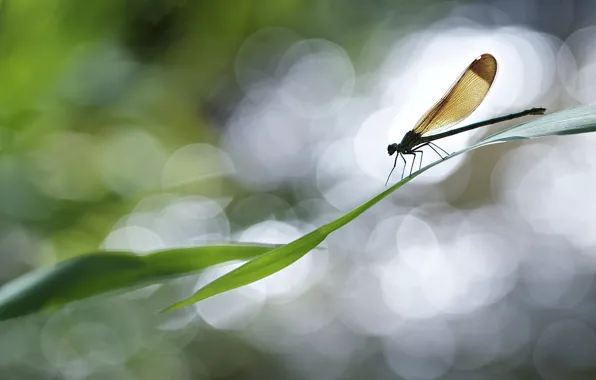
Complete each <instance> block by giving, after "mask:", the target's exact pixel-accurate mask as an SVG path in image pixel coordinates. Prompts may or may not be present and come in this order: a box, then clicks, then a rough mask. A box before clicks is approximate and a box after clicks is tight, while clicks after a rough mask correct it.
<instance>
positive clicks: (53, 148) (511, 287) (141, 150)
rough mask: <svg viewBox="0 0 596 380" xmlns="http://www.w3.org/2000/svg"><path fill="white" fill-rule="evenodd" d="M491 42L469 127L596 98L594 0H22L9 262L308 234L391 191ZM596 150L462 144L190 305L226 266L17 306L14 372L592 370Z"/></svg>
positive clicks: (0, 78)
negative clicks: (408, 143)
mask: <svg viewBox="0 0 596 380" xmlns="http://www.w3.org/2000/svg"><path fill="white" fill-rule="evenodd" d="M487 52H489V53H492V54H493V55H495V57H496V58H497V59H498V62H499V65H500V66H499V73H498V76H497V79H496V82H495V84H494V86H493V89H492V90H491V92H490V93H489V95H488V96H487V98H486V100H485V101H484V103H483V104H482V105H481V106H480V108H479V109H478V110H477V112H475V113H474V114H473V115H472V116H471V117H470V118H469V119H468V121H469V122H473V121H478V120H481V119H484V118H489V117H495V116H500V115H502V114H506V113H510V112H517V111H520V110H522V109H525V108H529V107H536V106H543V107H546V108H548V110H549V112H550V111H556V110H560V109H564V108H569V107H572V106H576V105H580V104H592V103H595V102H596V2H594V1H591V0H585V1H583V0H575V1H573V0H544V1H538V0H534V1H521V0H492V1H450V2H443V1H438V0H418V1H415V2H413V1H407V0H375V1H366V0H347V1H339V0H326V1H314V0H313V1H297V0H275V1H273V0H271V1H258V0H252V1H251V0H222V1H190V0H187V1H185V0H127V1H121V0H102V1H79V0H46V1H35V0H3V1H1V2H0V283H4V282H7V281H9V280H10V279H13V278H16V277H18V276H19V275H21V274H23V273H25V272H27V271H30V270H33V269H34V268H38V267H43V266H49V265H52V264H53V263H56V262H58V261H61V260H65V259H67V258H70V257H74V256H77V255H80V254H84V253H87V252H91V251H95V250H97V249H98V248H101V249H127V250H134V251H136V252H139V254H143V253H145V252H148V251H152V250H157V249H164V248H172V247H186V246H193V245H199V244H206V243H210V242H229V241H236V242H237V241H247V242H262V243H285V242H289V241H291V240H292V239H294V238H297V237H299V236H301V235H302V234H304V233H306V232H308V231H310V230H312V229H313V228H315V227H318V226H320V225H321V224H323V223H325V222H328V221H331V220H333V219H334V218H336V217H338V216H341V215H342V214H343V213H345V212H347V211H349V210H351V209H352V208H354V207H356V206H358V205H359V204H360V203H361V202H362V201H364V200H367V199H369V198H370V197H372V196H374V195H376V194H377V193H378V192H379V191H381V190H382V189H384V181H385V178H386V175H387V174H388V172H389V169H390V168H391V165H392V163H393V162H392V158H390V157H388V156H387V153H386V146H387V144H388V143H390V142H395V141H397V140H399V139H400V138H401V136H402V135H403V134H404V133H405V132H406V131H407V130H409V129H411V128H412V126H413V125H414V123H415V122H416V120H417V119H418V118H419V117H420V116H421V115H422V114H423V113H424V111H425V110H426V109H427V108H428V107H430V106H431V105H432V104H434V102H435V101H436V100H437V99H438V98H439V97H440V96H441V95H442V94H443V92H444V91H445V90H446V89H447V88H448V87H449V86H450V85H451V83H452V82H453V81H454V80H455V79H456V77H457V76H458V75H459V74H460V73H461V72H462V70H463V69H464V68H465V67H466V66H467V65H468V64H469V63H470V62H471V61H472V60H473V59H474V58H475V57H477V56H478V55H480V54H482V53H487ZM509 125H513V123H510V124H509ZM505 126H507V124H505V125H500V126H495V127H491V128H486V129H482V130H478V131H474V132H470V133H467V134H465V135H461V136H454V137H451V138H449V139H446V140H445V141H444V142H442V143H441V146H442V147H443V148H444V149H446V150H448V151H455V150H459V149H461V148H463V147H465V146H466V145H468V144H470V143H472V142H473V141H477V140H478V139H479V138H481V137H483V136H486V135H488V134H490V133H492V132H494V131H496V130H498V129H500V128H504V127H505ZM595 146H596V135H590V134H588V135H579V136H574V137H557V138H546V139H542V140H534V141H527V142H514V143H508V144H502V145H495V146H489V147H486V148H483V149H480V150H478V151H475V152H472V153H470V154H466V155H463V156H460V157H457V158H455V159H452V160H450V161H449V162H447V163H445V164H442V165H439V166H438V167H436V168H434V169H432V170H431V171H429V172H426V173H424V175H422V176H420V177H418V178H416V179H415V180H414V181H413V182H411V183H409V184H408V185H407V186H405V187H404V188H402V189H400V190H399V191H397V192H396V193H395V194H394V195H393V196H391V197H390V199H387V200H385V201H383V202H382V203H381V204H379V205H377V206H375V207H374V208H373V209H371V210H369V211H368V212H366V213H365V214H363V215H362V216H361V217H359V218H358V219H357V220H355V221H354V222H353V223H350V224H349V225H347V226H346V227H344V228H343V229H341V230H339V231H337V232H335V233H333V234H332V235H331V236H330V237H329V239H328V240H327V241H326V242H325V244H324V246H323V248H324V249H322V250H317V251H313V252H311V253H310V254H309V255H307V256H305V257H304V258H302V259H301V260H300V261H298V262H297V263H295V264H294V265H292V266H291V267H289V268H287V269H285V270H283V271H282V272H280V273H277V274H276V275H274V276H271V277H270V278H267V279H265V280H262V281H259V282H258V283H255V284H253V285H250V286H246V287H243V288H241V289H237V290H235V291H232V292H229V293H226V294H223V295H220V296H217V297H214V298H212V299H209V300H207V301H204V302H201V303H199V304H197V305H195V306H191V307H187V308H184V309H181V310H177V311H175V312H172V313H168V314H156V313H155V311H156V310H158V309H159V308H161V307H164V306H166V305H169V304H171V303H172V302H174V301H177V300H179V299H180V298H183V297H185V296H187V295H189V294H190V293H191V292H192V291H193V290H194V289H197V288H198V287H200V286H201V285H203V284H205V283H207V282H208V281H210V280H212V279H214V278H216V277H217V276H219V275H221V274H222V273H225V272H226V271H228V270H230V269H231V268H232V267H233V266H230V265H226V266H222V267H218V268H215V269H213V270H210V271H208V272H206V273H203V274H201V275H197V276H191V277H187V278H183V279H180V280H176V281H171V282H168V283H167V284H163V285H155V286H150V287H147V288H144V289H140V290H137V291H134V292H130V293H126V294H123V295H119V296H114V297H100V298H95V299H92V300H88V301H82V302H77V303H74V304H71V305H69V306H68V307H66V308H64V309H63V310H60V311H58V312H55V313H44V314H40V315H33V316H29V317H26V318H20V319H16V320H11V321H7V322H2V323H0V379H69V380H70V379H93V380H95V379H115V380H129V379H269V378H271V379H330V380H334V379H363V378H368V379H407V380H430V379H466V380H468V379H470V380H471V379H474V380H475V379H479V380H480V379H481V380H485V379H486V380H488V379H546V380H557V379H565V380H572V379H593V378H594V376H596V301H595V300H596V298H595V296H596V284H595V282H594V280H595V273H596V232H595V231H596V218H594V215H595V214H596V201H595V200H594V198H595V195H596V154H595V153H594V152H595V149H594V147H595ZM434 159H436V157H434V156H433V153H432V151H430V150H429V151H428V153H427V154H425V160H428V161H427V162H430V160H434ZM400 169H401V168H400V167H398V169H397V170H396V172H400V171H401V170H400ZM397 176H399V173H398V174H397ZM397 179H398V178H396V177H394V178H393V180H397Z"/></svg>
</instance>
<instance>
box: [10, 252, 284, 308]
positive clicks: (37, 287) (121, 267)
mask: <svg viewBox="0 0 596 380" xmlns="http://www.w3.org/2000/svg"><path fill="white" fill-rule="evenodd" d="M276 247H278V245H253V244H242V245H234V244H232V245H217V246H204V247H195V248H180V249H170V250H164V251H158V252H154V253H151V254H148V255H144V256H138V255H135V254H133V253H132V252H102V253H93V254H88V255H83V256H79V257H76V258H73V259H70V260H66V261H63V262H61V263H58V264H56V265H55V266H53V267H50V268H45V269H40V270H37V271H34V272H31V273H28V274H25V275H23V276H21V277H19V278H17V279H15V280H13V281H11V282H9V283H7V284H5V285H4V286H2V287H1V288H0V320H4V319H9V318H14V317H19V316H22V315H26V314H29V313H34V312H37V311H41V310H49V309H55V308H58V307H61V306H63V305H64V304H66V303H68V302H72V301H75V300H80V299H83V298H88V297H91V296H95V295H99V294H102V293H107V292H111V291H116V290H124V289H130V288H133V287H139V286H142V285H148V284H153V283H157V282H162V281H164V280H166V279H168V278H173V277H180V276H186V275H189V274H192V273H196V272H198V271H201V270H203V269H205V268H207V267H210V266H212V265H216V264H221V263H224V262H229V261H234V260H248V259H251V258H254V257H256V256H259V255H262V254H264V253H266V252H268V251H270V250H272V249H274V248H276Z"/></svg>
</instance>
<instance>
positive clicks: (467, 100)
mask: <svg viewBox="0 0 596 380" xmlns="http://www.w3.org/2000/svg"><path fill="white" fill-rule="evenodd" d="M496 75H497V60H496V59H495V57H493V56H492V55H490V54H482V55H481V56H479V57H478V58H476V59H475V60H474V61H472V63H471V64H470V65H469V66H468V67H467V68H466V70H465V71H464V72H463V73H462V74H461V75H460V77H459V78H458V79H457V80H456V81H455V83H454V84H453V85H452V86H451V88H450V89H449V90H448V91H447V92H446V93H445V95H443V97H442V98H441V99H440V100H439V101H438V102H437V103H435V105H434V106H433V107H431V109H429V110H428V111H427V112H426V114H424V116H422V118H421V119H420V120H419V121H418V122H417V123H416V126H415V127H414V128H413V129H412V130H411V131H408V132H407V133H406V134H405V135H404V137H403V138H402V140H401V142H400V143H393V144H389V146H388V147H387V153H389V155H390V156H392V155H393V154H395V155H396V156H395V162H394V163H393V168H392V169H391V172H390V173H389V177H388V178H387V182H389V178H390V177H391V173H393V170H394V169H395V166H396V165H397V158H398V157H401V158H402V160H403V161H404V170H403V171H402V178H403V176H404V174H405V169H406V159H405V158H404V155H413V156H414V157H416V154H417V153H420V155H421V157H420V166H422V157H423V151H422V148H423V147H425V146H429V147H430V148H431V149H432V150H433V151H435V153H437V154H438V155H439V157H441V158H442V159H444V158H445V157H443V156H442V155H441V153H439V151H438V150H437V149H439V150H441V151H442V152H443V153H444V154H446V155H449V154H448V153H447V152H445V151H444V150H443V149H441V148H440V147H439V146H437V145H436V144H434V143H433V141H435V140H438V139H441V138H444V137H448V136H452V135H455V134H458V133H462V132H465V131H469V130H472V129H476V128H480V127H482V126H485V125H490V124H494V123H499V122H501V121H506V120H511V119H515V118H518V117H522V116H526V115H542V114H544V112H545V111H546V110H545V109H544V108H532V109H528V110H525V111H522V112H517V113H514V114H510V115H506V116H501V117H497V118H494V119H490V120H486V121H481V122H479V123H474V124H470V125H468V126H465V127H460V128H455V129H453V127H454V126H455V125H457V124H458V123H459V122H460V121H462V120H463V119H465V118H466V117H468V116H469V115H470V114H471V113H472V112H474V110H475V109H476V108H477V107H478V106H479V105H480V103H481V102H482V100H484V97H485V96H486V94H487V93H488V90H489V89H490V87H491V86H492V83H493V81H494V79H495V76H496ZM413 167H414V162H412V166H411V169H410V175H411V174H412V169H413Z"/></svg>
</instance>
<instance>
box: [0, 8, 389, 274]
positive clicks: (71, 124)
mask: <svg viewBox="0 0 596 380" xmlns="http://www.w3.org/2000/svg"><path fill="white" fill-rule="evenodd" d="M353 3H355V4H354V5H357V6H345V3H344V2H341V1H329V2H317V1H306V2H304V1H296V0H280V1H275V2H261V1H256V0H255V1H232V0H227V1H183V0H169V1H165V0H159V1H158V0H129V1H117V0H102V1H88V2H85V1H78V0H63V1H46V2H41V3H40V2H37V1H32V0H18V1H17V0H9V1H3V2H2V3H1V8H0V83H2V86H1V87H0V188H1V189H2V191H1V193H0V235H4V236H6V235H9V234H12V233H15V232H14V231H17V230H18V231H20V232H22V233H25V234H26V235H28V236H34V237H35V238H34V239H28V241H29V243H28V244H26V246H22V245H19V243H14V244H8V246H5V247H0V258H4V259H5V258H6V256H10V257H13V260H15V259H17V258H18V260H16V261H21V260H22V262H23V263H25V264H22V265H20V266H17V269H15V270H14V271H11V272H10V273H2V277H0V280H2V279H3V280H8V279H9V278H12V277H15V276H17V275H18V274H20V273H22V272H24V271H27V270H29V269H30V267H31V266H33V267H35V266H39V265H45V264H49V263H52V262H56V261H61V260H64V259H66V258H69V257H73V256H76V255H79V254H82V253H85V252H90V251H94V250H97V248H98V247H99V246H100V243H101V242H102V239H103V238H105V236H106V234H107V233H108V232H109V231H110V229H111V228H112V227H113V225H114V224H115V223H116V222H117V221H118V220H119V218H121V217H122V216H123V215H126V214H127V213H128V212H130V211H131V209H132V208H133V207H134V205H135V204H136V203H137V202H138V201H139V200H140V199H141V198H143V197H147V196H148V195H150V194H153V193H158V192H162V191H166V192H168V191H173V192H178V193H180V192H181V193H192V194H207V195H209V196H215V195H231V194H233V193H235V192H242V189H239V188H236V187H235V186H234V184H233V183H230V182H229V181H226V180H225V179H222V178H213V179H206V180H204V181H200V182H199V183H193V184H191V185H188V184H187V185H184V186H179V187H176V188H165V189H164V188H163V186H162V181H161V178H160V175H161V173H160V168H161V166H162V165H163V164H164V161H165V159H166V157H167V156H168V155H169V154H171V153H172V152H174V151H175V150H176V149H177V148H180V147H182V146H184V145H186V144H188V143H192V142H207V143H210V144H217V140H218V136H219V133H220V130H221V126H222V122H223V121H224V120H225V118H226V116H229V115H228V113H229V111H230V109H231V107H232V106H233V102H234V100H235V99H238V97H239V96H240V94H239V90H238V88H237V86H236V85H235V84H234V77H233V65H234V57H235V54H236V52H237V50H238V48H239V46H240V45H241V44H242V42H243V41H244V39H245V38H246V37H247V36H248V35H250V34H251V33H253V32H254V31H256V30H259V29H261V28H263V27H268V26H284V27H288V28H291V29H292V30H294V31H296V32H298V33H301V34H302V35H303V36H304V37H309V36H317V37H322V38H327V39H330V40H332V41H334V42H337V43H340V44H342V45H343V46H345V47H346V48H347V49H348V51H349V52H351V53H353V54H354V56H357V55H358V52H359V49H360V48H361V42H362V40H363V39H364V38H365V37H366V36H367V35H368V34H369V33H370V32H371V29H370V28H371V27H372V26H373V25H374V23H375V20H376V19H377V18H378V17H380V16H381V15H382V10H383V8H382V7H379V6H369V5H368V4H367V3H365V2H353ZM313 16H314V17H313ZM198 170H200V168H199V169H198ZM31 242H34V243H31ZM7 251H10V252H7ZM14 255H16V256H17V257H14Z"/></svg>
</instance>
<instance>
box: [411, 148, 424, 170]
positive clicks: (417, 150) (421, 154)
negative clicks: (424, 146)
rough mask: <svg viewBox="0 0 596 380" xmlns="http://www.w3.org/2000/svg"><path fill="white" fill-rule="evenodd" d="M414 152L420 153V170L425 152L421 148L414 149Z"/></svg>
mask: <svg viewBox="0 0 596 380" xmlns="http://www.w3.org/2000/svg"><path fill="white" fill-rule="evenodd" d="M412 152H414V154H416V153H420V163H419V164H418V170H420V169H422V159H423V158H424V152H423V151H422V150H419V149H416V150H413V151H412ZM414 157H416V156H414Z"/></svg>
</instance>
